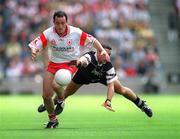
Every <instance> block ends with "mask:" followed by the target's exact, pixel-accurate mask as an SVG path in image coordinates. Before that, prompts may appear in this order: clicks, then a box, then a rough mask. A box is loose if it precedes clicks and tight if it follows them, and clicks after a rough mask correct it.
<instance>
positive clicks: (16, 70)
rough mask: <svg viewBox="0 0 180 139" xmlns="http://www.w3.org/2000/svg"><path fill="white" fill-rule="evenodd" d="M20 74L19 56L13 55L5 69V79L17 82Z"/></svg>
mask: <svg viewBox="0 0 180 139" xmlns="http://www.w3.org/2000/svg"><path fill="white" fill-rule="evenodd" d="M21 75H22V73H21V63H20V61H19V56H18V55H16V56H15V55H14V56H13V57H11V59H10V62H9V65H8V66H7V69H6V78H7V79H9V80H12V81H17V80H19V79H20V77H21Z"/></svg>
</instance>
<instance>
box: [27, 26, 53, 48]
mask: <svg viewBox="0 0 180 139" xmlns="http://www.w3.org/2000/svg"><path fill="white" fill-rule="evenodd" d="M49 33H50V28H49V29H47V30H45V31H44V32H43V33H41V35H40V36H38V37H37V38H35V39H34V40H33V41H32V42H30V43H29V45H28V46H29V47H30V48H33V47H35V48H36V49H39V50H41V49H43V48H45V47H46V46H47V38H48V35H49Z"/></svg>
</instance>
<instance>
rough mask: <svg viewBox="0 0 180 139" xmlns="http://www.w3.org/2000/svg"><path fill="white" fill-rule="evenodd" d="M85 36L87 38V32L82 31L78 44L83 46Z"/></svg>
mask: <svg viewBox="0 0 180 139" xmlns="http://www.w3.org/2000/svg"><path fill="white" fill-rule="evenodd" d="M86 38H87V33H85V32H82V34H81V37H80V42H79V44H80V46H84V44H85V41H86Z"/></svg>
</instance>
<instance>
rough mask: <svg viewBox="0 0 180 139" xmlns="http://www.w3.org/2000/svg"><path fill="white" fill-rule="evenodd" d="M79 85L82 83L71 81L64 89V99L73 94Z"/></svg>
mask: <svg viewBox="0 0 180 139" xmlns="http://www.w3.org/2000/svg"><path fill="white" fill-rule="evenodd" d="M81 86H82V84H76V83H75V82H73V81H71V82H70V83H69V84H68V86H67V87H66V89H65V90H64V99H66V98H67V97H68V96H70V95H73V94H74V93H75V92H76V91H77V90H78V89H79V88H80V87H81Z"/></svg>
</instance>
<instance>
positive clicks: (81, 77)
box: [72, 70, 107, 86]
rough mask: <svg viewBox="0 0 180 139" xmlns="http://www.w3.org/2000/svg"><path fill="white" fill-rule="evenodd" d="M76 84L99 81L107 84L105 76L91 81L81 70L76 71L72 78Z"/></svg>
mask: <svg viewBox="0 0 180 139" xmlns="http://www.w3.org/2000/svg"><path fill="white" fill-rule="evenodd" d="M72 80H73V81H74V82H75V83H76V84H90V83H101V84H104V85H106V86H107V82H106V78H105V77H103V78H101V79H99V80H97V79H96V81H93V79H91V78H89V77H88V76H87V75H86V74H85V73H83V72H82V71H79V70H78V71H77V72H76V73H75V75H74V77H73V79H72Z"/></svg>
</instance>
